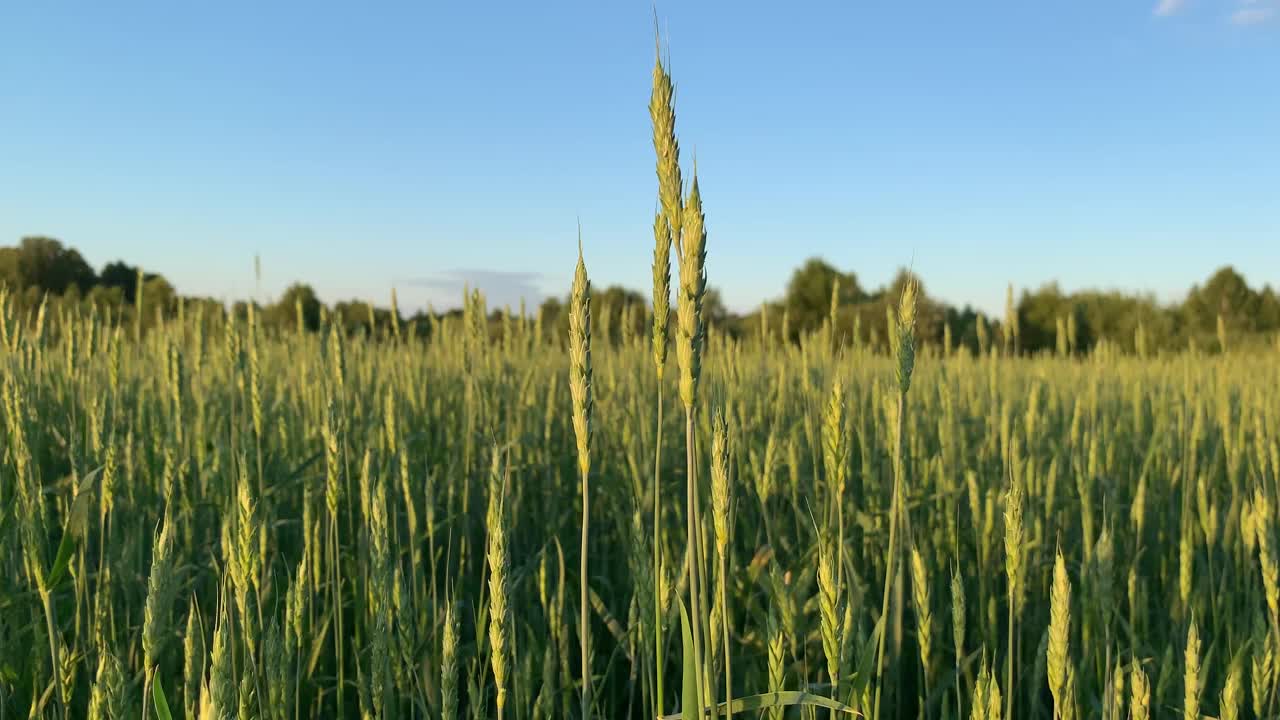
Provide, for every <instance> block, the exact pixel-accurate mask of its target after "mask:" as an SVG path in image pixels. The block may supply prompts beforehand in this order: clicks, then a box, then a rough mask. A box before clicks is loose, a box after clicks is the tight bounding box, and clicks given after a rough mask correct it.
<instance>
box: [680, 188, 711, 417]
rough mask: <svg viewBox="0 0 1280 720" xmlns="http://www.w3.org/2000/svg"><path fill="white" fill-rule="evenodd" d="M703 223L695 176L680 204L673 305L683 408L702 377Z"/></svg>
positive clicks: (692, 400)
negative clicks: (676, 287)
mask: <svg viewBox="0 0 1280 720" xmlns="http://www.w3.org/2000/svg"><path fill="white" fill-rule="evenodd" d="M705 223H706V218H705V216H704V215H703V214H702V192H701V191H700V190H699V189H698V176H697V174H696V173H695V175H694V177H693V186H692V187H691V188H690V190H689V197H688V200H687V201H686V202H685V205H684V215H683V227H684V230H683V234H682V237H683V241H682V242H683V247H682V248H681V252H680V286H679V291H678V293H677V302H676V320H677V328H676V360H677V361H678V362H679V364H680V400H681V401H682V402H683V403H684V406H685V408H686V409H691V408H693V407H694V404H695V402H696V398H697V391H698V382H699V380H700V378H701V376H702V341H703V329H704V328H703V318H702V300H703V294H704V292H705V290H706V286H707V273H706V262H707V233H706V224H705Z"/></svg>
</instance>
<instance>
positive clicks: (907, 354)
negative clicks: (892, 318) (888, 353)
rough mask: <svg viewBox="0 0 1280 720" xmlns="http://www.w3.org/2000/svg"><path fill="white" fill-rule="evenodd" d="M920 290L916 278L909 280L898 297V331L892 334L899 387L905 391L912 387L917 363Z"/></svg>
mask: <svg viewBox="0 0 1280 720" xmlns="http://www.w3.org/2000/svg"><path fill="white" fill-rule="evenodd" d="M919 291H920V288H919V286H918V285H917V283H916V281H915V280H914V279H909V280H907V282H906V284H905V285H904V286H903V288H902V296H901V297H900V298H899V299H898V313H897V322H896V328H895V329H896V332H895V333H894V334H893V335H892V336H891V338H892V341H893V354H894V357H895V358H896V359H897V367H896V368H895V370H896V372H897V376H898V387H899V388H900V389H901V390H902V392H903V393H905V392H907V390H909V389H911V373H912V371H913V370H914V369H915V364H916V332H915V331H916V303H917V301H918V299H919V298H918V296H919ZM893 325H894V323H891V326H893Z"/></svg>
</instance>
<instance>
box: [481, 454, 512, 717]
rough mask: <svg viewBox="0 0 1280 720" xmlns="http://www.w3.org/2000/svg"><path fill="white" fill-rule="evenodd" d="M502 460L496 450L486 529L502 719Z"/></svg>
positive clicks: (506, 613)
mask: <svg viewBox="0 0 1280 720" xmlns="http://www.w3.org/2000/svg"><path fill="white" fill-rule="evenodd" d="M500 457H501V456H500V454H499V451H498V450H497V449H496V448H495V450H494V453H493V466H492V468H491V470H490V480H489V506H488V511H487V513H486V514H485V527H486V530H487V531H488V535H489V543H488V545H489V547H488V552H487V553H486V555H487V557H488V561H489V660H490V664H491V665H492V666H493V682H494V685H495V687H496V688H497V694H498V697H497V707H498V717H499V718H502V717H503V714H504V712H505V710H506V706H507V689H508V685H507V674H508V671H509V667H508V665H509V662H510V660H511V658H510V651H509V649H508V643H507V640H508V636H509V634H510V632H511V607H510V603H509V598H508V589H509V588H508V581H507V575H508V571H509V565H510V559H509V557H508V554H507V529H506V525H507V520H506V508H505V506H504V502H503V500H504V498H503V478H502V468H501V465H500Z"/></svg>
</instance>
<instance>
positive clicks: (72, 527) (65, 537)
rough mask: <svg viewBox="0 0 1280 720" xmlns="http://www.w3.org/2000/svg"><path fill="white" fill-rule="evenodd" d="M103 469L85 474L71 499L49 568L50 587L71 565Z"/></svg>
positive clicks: (51, 587)
mask: <svg viewBox="0 0 1280 720" xmlns="http://www.w3.org/2000/svg"><path fill="white" fill-rule="evenodd" d="M101 471H102V468H97V469H96V470H93V471H92V472H90V473H89V474H88V475H85V476H84V479H83V480H81V481H80V483H79V485H78V486H77V487H76V496H75V499H73V500H72V501H71V510H70V511H69V512H68V513H67V521H66V523H65V524H64V526H63V528H62V540H61V542H59V543H58V554H57V555H56V556H55V557H54V559H53V567H51V568H50V569H49V583H48V584H49V589H53V588H56V587H57V586H58V583H59V582H61V581H62V578H63V577H64V576H65V575H66V574H67V569H68V568H69V567H70V566H71V555H72V554H73V553H74V552H75V550H76V540H77V539H78V538H79V537H80V535H81V533H82V532H83V531H84V524H85V520H86V518H87V517H88V512H89V499H90V498H92V497H93V492H92V490H93V488H92V485H93V481H94V479H96V478H97V477H98V473H100V472H101Z"/></svg>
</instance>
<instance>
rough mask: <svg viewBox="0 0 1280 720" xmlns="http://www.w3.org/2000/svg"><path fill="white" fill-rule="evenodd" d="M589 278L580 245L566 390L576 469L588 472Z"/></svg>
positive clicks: (571, 303) (571, 309) (572, 295)
mask: <svg viewBox="0 0 1280 720" xmlns="http://www.w3.org/2000/svg"><path fill="white" fill-rule="evenodd" d="M591 370H592V368H591V281H590V280H588V279H587V266H586V264H585V263H583V260H582V252H581V248H579V252H578V264H577V266H576V268H575V269H574V275H573V289H572V290H571V292H570V296H569V392H570V394H571V395H572V398H573V434H574V437H575V438H576V439H577V442H578V471H579V472H580V473H581V474H582V475H584V476H585V475H587V474H588V473H589V472H590V471H591V435H592V427H591V411H592V397H591V396H592V388H591Z"/></svg>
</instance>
